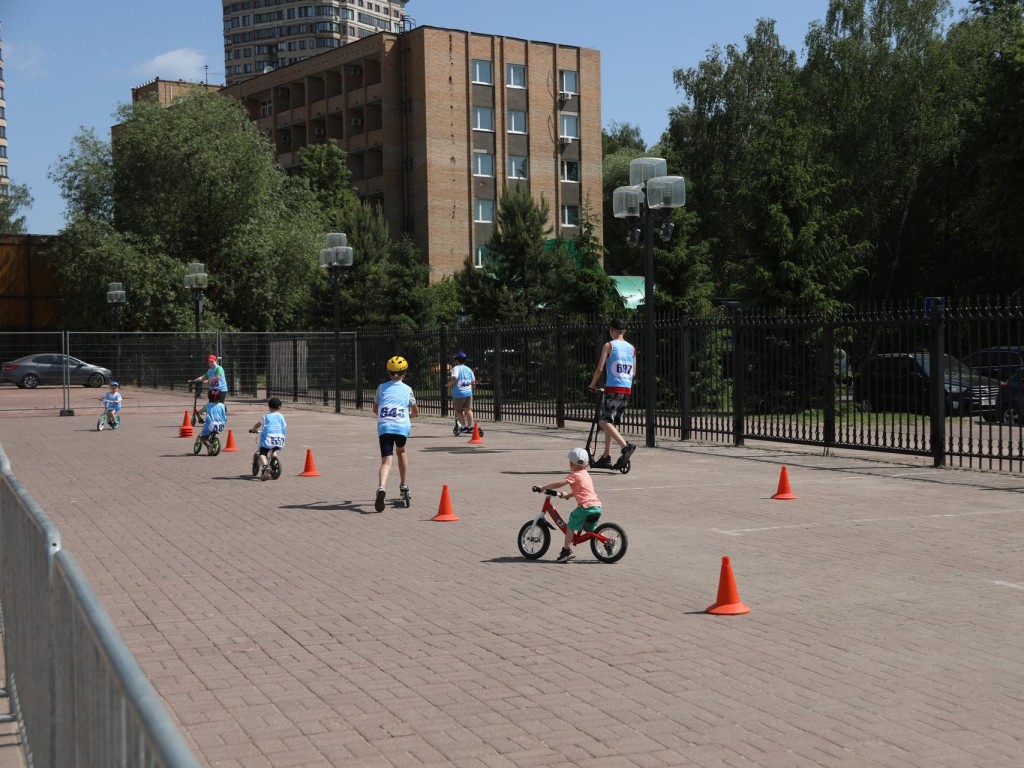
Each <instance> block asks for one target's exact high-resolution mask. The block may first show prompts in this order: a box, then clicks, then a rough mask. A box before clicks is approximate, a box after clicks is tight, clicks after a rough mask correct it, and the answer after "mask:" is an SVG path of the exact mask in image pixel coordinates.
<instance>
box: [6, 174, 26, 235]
mask: <svg viewBox="0 0 1024 768" xmlns="http://www.w3.org/2000/svg"><path fill="white" fill-rule="evenodd" d="M33 202H34V201H33V199H32V195H31V194H30V193H29V189H28V186H27V185H26V184H11V185H10V186H8V187H0V232H10V233H11V234H22V233H24V232H26V231H27V230H26V229H25V217H24V216H22V215H20V212H21V211H23V210H25V211H27V210H28V209H29V208H31V207H32V203H33Z"/></svg>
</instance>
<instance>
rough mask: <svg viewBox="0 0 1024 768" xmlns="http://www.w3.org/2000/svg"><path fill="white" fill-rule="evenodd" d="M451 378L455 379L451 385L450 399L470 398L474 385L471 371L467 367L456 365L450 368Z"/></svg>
mask: <svg viewBox="0 0 1024 768" xmlns="http://www.w3.org/2000/svg"><path fill="white" fill-rule="evenodd" d="M452 376H454V377H455V383H454V384H452V397H470V396H472V394H473V385H474V384H475V383H476V376H474V375H473V369H472V368H470V367H469V366H468V365H462V364H460V365H456V366H455V367H454V368H452Z"/></svg>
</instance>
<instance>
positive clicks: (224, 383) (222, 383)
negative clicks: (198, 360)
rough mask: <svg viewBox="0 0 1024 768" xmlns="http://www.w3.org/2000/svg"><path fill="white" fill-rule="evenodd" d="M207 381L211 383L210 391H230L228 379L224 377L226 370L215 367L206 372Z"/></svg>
mask: <svg viewBox="0 0 1024 768" xmlns="http://www.w3.org/2000/svg"><path fill="white" fill-rule="evenodd" d="M206 379H207V381H209V382H210V389H216V390H219V391H221V392H225V393H226V392H227V391H228V377H227V376H225V375H224V369H223V368H221V367H220V366H219V365H215V366H213V367H212V368H210V370H208V371H207V372H206Z"/></svg>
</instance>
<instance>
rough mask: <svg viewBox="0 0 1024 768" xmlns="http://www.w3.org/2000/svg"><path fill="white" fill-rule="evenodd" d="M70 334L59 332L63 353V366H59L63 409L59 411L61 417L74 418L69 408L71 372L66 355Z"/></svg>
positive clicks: (69, 351) (72, 409) (68, 348)
mask: <svg viewBox="0 0 1024 768" xmlns="http://www.w3.org/2000/svg"><path fill="white" fill-rule="evenodd" d="M70 335H71V332H70V331H61V334H60V346H61V350H62V353H63V358H64V360H63V363H64V364H63V365H62V366H61V400H62V402H63V404H64V405H63V407H62V408H61V409H60V415H61V416H74V415H75V409H74V408H72V407H71V372H70V371H69V370H68V355H70V354H71V338H70Z"/></svg>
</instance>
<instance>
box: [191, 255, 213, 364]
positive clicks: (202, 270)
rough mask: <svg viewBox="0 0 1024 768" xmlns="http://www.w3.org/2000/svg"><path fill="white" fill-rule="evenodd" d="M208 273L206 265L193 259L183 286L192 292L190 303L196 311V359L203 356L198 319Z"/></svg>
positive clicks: (201, 312) (201, 308)
mask: <svg viewBox="0 0 1024 768" xmlns="http://www.w3.org/2000/svg"><path fill="white" fill-rule="evenodd" d="M208 280H209V275H207V274H206V266H205V265H204V264H203V263H202V262H200V261H193V262H192V263H191V264H189V265H188V272H186V273H185V287H186V288H188V289H189V290H191V292H192V305H193V306H194V307H195V312H196V360H202V358H203V342H202V339H201V338H200V337H199V321H200V319H201V318H202V315H203V289H204V288H206V285H207V282H208Z"/></svg>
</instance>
